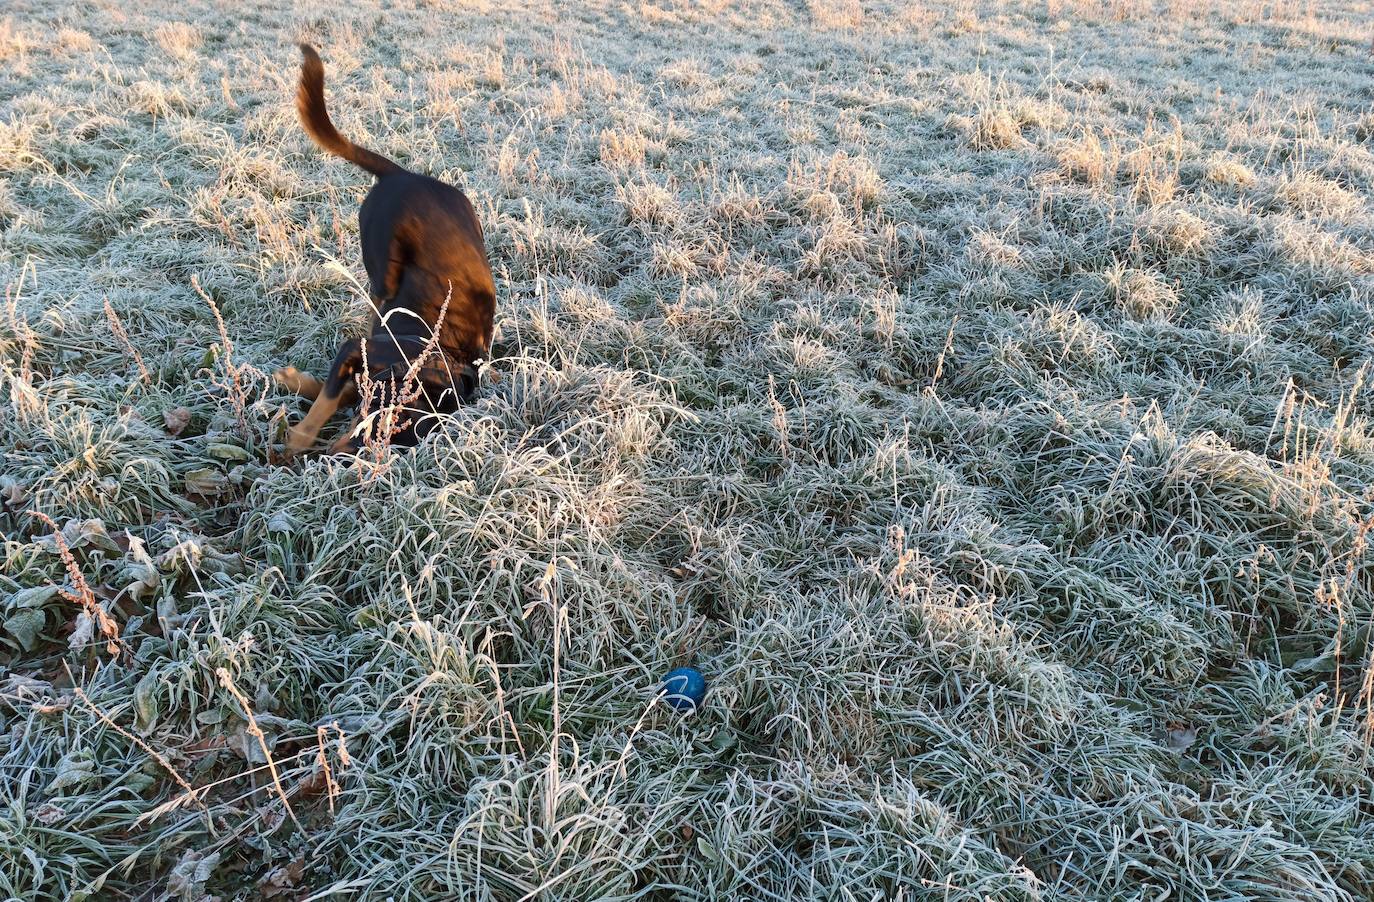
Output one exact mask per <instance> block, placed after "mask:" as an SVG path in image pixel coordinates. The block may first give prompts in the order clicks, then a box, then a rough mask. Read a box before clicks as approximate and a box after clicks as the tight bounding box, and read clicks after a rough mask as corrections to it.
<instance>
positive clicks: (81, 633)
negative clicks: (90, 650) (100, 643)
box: [67, 611, 95, 648]
mask: <svg viewBox="0 0 1374 902" xmlns="http://www.w3.org/2000/svg"><path fill="white" fill-rule="evenodd" d="M93 639H95V621H94V620H92V619H91V615H90V614H87V613H86V612H85V611H82V612H81V613H80V614H77V615H76V629H74V630H72V634H71V636H69V637H68V638H67V647H68V648H84V647H86V646H87V645H89V644H90V643H91V641H92V640H93Z"/></svg>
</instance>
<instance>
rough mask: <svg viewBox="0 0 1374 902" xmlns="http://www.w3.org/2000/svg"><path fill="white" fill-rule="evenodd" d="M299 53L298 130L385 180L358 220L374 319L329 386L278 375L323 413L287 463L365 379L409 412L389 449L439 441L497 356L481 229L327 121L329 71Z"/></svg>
mask: <svg viewBox="0 0 1374 902" xmlns="http://www.w3.org/2000/svg"><path fill="white" fill-rule="evenodd" d="M301 53H302V54H303V55H304V57H305V60H304V62H302V64H301V83H300V88H299V90H298V91H297V94H296V109H297V111H298V112H299V113H300V117H301V125H303V126H304V127H305V131H306V133H307V134H308V135H310V137H311V138H313V139H314V141H315V143H316V144H318V145H320V147H322V148H324V149H325V150H327V151H329V152H330V153H332V154H335V155H336V156H340V157H343V158H344V159H345V160H348V161H349V162H351V163H354V164H355V165H357V166H360V167H362V168H363V169H366V170H367V171H368V172H370V173H372V174H373V175H375V176H376V177H377V182H376V184H374V185H373V186H372V190H371V191H369V192H368V195H367V198H366V199H365V200H364V201H363V205H362V209H361V210H360V211H359V213H358V222H359V231H360V234H359V239H360V242H361V244H362V252H363V268H364V269H366V270H367V277H368V281H369V282H370V283H371V285H370V292H371V295H372V302H373V307H374V310H375V313H374V314H373V317H372V323H371V325H370V326H369V328H368V335H367V336H366V337H365V338H361V339H358V338H355V339H351V340H349V341H346V342H344V343H343V346H342V347H340V348H339V352H338V354H336V355H335V357H334V362H333V364H331V365H330V367H329V374H328V376H327V377H326V378H325V380H324V382H320V381H319V380H318V379H315V378H314V377H313V376H310V375H308V374H305V373H302V372H300V371H298V370H296V369H295V368H294V367H286V368H284V369H280V370H278V371H277V372H276V375H275V378H276V381H277V382H278V383H280V384H281V385H284V386H286V387H287V388H288V389H290V390H292V391H294V392H296V393H298V394H300V395H302V396H304V397H307V398H313V399H314V402H315V403H314V404H313V405H312V406H311V408H310V412H309V413H307V414H306V416H305V419H304V420H302V421H301V422H300V424H299V425H297V426H295V427H293V428H292V429H291V430H290V432H289V433H288V436H287V441H286V455H287V456H288V457H290V456H292V455H295V454H298V453H300V452H301V451H304V450H305V449H307V448H309V447H310V446H311V445H313V444H314V442H315V439H316V437H317V436H318V435H319V432H320V429H321V427H323V426H324V424H325V423H326V422H328V420H329V418H330V417H331V416H333V415H334V412H335V411H336V410H338V409H339V408H340V407H341V406H348V405H352V404H355V403H357V402H358V400H359V386H358V382H359V377H360V376H361V377H363V378H364V382H365V383H367V384H368V385H369V386H371V387H373V388H376V387H380V388H381V390H380V391H374V393H373V394H374V397H373V398H372V399H371V400H373V401H376V400H378V399H379V398H380V399H381V400H383V401H384V402H385V401H386V400H387V399H390V400H391V401H393V402H394V401H395V400H396V399H398V398H399V399H400V400H401V401H402V402H404V403H405V404H406V409H405V411H404V416H403V417H402V418H401V419H400V420H399V421H397V422H396V424H395V431H394V434H392V435H391V436H390V440H391V441H392V443H394V444H400V445H414V444H415V443H416V442H418V441H419V440H420V439H422V438H424V436H425V435H426V434H428V432H429V431H430V430H431V429H433V427H434V425H435V423H436V419H437V417H436V415H437V414H443V413H451V412H453V411H454V410H456V409H457V407H458V404H459V403H460V402H462V401H467V400H470V399H471V397H472V395H473V393H474V392H475V391H476V389H477V364H478V363H479V362H480V361H482V360H485V359H486V357H487V355H488V353H490V350H491V334H492V316H493V314H494V312H495V308H496V289H495V285H494V284H493V282H492V278H491V267H490V265H489V264H488V263H487V253H486V247H485V245H484V244H483V242H482V226H481V224H480V223H479V222H478V221H477V214H476V212H474V210H473V208H472V204H471V203H470V202H469V201H468V199H467V197H466V196H464V194H463V192H461V191H459V190H458V189H457V188H454V187H453V186H451V185H446V184H444V183H443V182H441V181H439V180H437V179H433V178H430V177H429V176H425V175H420V174H418V173H414V172H410V171H408V170H406V169H403V168H402V167H401V166H398V165H397V164H396V163H393V162H392V161H391V160H388V159H387V158H386V157H383V156H381V155H379V154H376V153H373V152H372V151H370V150H367V149H365V148H362V147H359V146H358V145H356V144H354V143H353V142H352V141H349V140H348V139H347V138H345V137H344V136H343V135H341V134H339V132H338V130H337V129H336V128H334V123H332V122H331V121H330V120H329V113H328V112H327V111H326V110H325V105H324V64H323V63H322V62H320V57H319V54H317V53H316V52H315V49H314V48H313V47H311V46H309V45H307V44H302V45H301ZM446 301H447V305H446ZM441 314H442V317H443V321H442V322H440V316H441ZM426 350H429V352H430V353H428V354H427V355H426V353H425V352H426ZM364 363H366V371H365V372H364V369H363V368H364ZM367 430H368V424H366V423H364V422H363V420H362V414H361V413H360V415H359V416H358V417H355V418H354V421H353V423H352V424H351V425H350V427H349V429H348V430H347V431H345V432H344V434H343V435H342V436H341V437H340V438H339V440H338V441H336V442H335V443H334V445H333V446H331V448H330V451H331V452H333V451H352V452H356V451H357V450H358V449H359V447H361V445H362V442H363V438H364V434H365V433H366V432H367Z"/></svg>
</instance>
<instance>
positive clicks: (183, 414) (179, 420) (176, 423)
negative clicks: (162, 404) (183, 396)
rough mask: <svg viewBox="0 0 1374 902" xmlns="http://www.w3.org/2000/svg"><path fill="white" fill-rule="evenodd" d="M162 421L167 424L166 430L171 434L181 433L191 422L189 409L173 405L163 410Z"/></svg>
mask: <svg viewBox="0 0 1374 902" xmlns="http://www.w3.org/2000/svg"><path fill="white" fill-rule="evenodd" d="M162 422H163V423H165V424H166V425H167V431H168V432H169V433H171V434H172V435H173V436H178V435H181V433H183V432H184V431H186V427H187V425H188V424H190V422H191V411H189V410H187V409H186V408H185V407H173V408H172V409H171V410H164V411H163V412H162Z"/></svg>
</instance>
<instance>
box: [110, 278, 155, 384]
mask: <svg viewBox="0 0 1374 902" xmlns="http://www.w3.org/2000/svg"><path fill="white" fill-rule="evenodd" d="M105 319H106V320H107V321H109V323H110V331H111V332H113V333H114V334H115V338H118V339H119V343H120V344H122V345H123V346H124V351H125V353H127V354H128V355H129V356H130V357H132V358H133V359H134V363H135V364H136V365H137V366H138V373H139V376H140V378H142V379H143V384H144V385H152V384H153V376H152V374H151V373H149V372H148V368H147V367H146V366H144V365H143V355H142V354H140V353H139V352H138V348H136V347H134V343H133V342H132V341H130V340H129V333H128V332H126V331H125V330H124V323H122V322H120V319H119V314H118V313H115V309H114V308H113V307H111V306H110V299H109V298H105Z"/></svg>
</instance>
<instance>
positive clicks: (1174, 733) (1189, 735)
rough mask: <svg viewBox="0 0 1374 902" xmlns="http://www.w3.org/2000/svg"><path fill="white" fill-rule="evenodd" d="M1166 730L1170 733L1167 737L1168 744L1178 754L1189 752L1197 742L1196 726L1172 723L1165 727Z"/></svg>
mask: <svg viewBox="0 0 1374 902" xmlns="http://www.w3.org/2000/svg"><path fill="white" fill-rule="evenodd" d="M1164 729H1166V730H1167V731H1168V734H1167V735H1166V737H1165V742H1166V744H1167V745H1168V746H1169V748H1171V749H1173V750H1174V751H1176V752H1183V751H1187V750H1188V748H1189V747H1190V746H1192V744H1193V743H1194V742H1197V732H1198V728H1197V727H1195V726H1189V725H1188V724H1185V723H1179V722H1178V721H1170V722H1169V723H1167V724H1165V725H1164Z"/></svg>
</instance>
